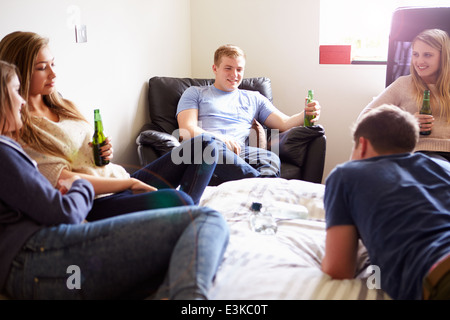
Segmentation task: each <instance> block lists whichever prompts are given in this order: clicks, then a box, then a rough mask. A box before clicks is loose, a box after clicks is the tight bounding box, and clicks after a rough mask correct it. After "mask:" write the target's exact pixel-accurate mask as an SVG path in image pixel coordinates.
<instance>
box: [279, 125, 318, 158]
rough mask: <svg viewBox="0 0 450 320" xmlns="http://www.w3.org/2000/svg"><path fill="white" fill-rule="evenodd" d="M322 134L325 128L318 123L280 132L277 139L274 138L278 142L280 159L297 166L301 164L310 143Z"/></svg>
mask: <svg viewBox="0 0 450 320" xmlns="http://www.w3.org/2000/svg"><path fill="white" fill-rule="evenodd" d="M324 134H325V130H324V129H323V127H322V126H320V125H316V126H312V127H303V126H299V127H294V128H291V129H289V130H287V131H285V132H281V133H280V134H279V137H278V139H276V140H277V142H278V143H279V145H278V148H279V156H280V159H281V161H286V162H289V163H292V164H295V165H297V166H299V167H301V166H303V165H304V162H305V159H306V156H307V153H308V148H309V145H310V143H311V142H312V141H313V140H315V139H316V138H318V137H321V136H323V135H324ZM274 142H275V141H274ZM271 144H272V143H271ZM272 148H273V147H271V149H272Z"/></svg>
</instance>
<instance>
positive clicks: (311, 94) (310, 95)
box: [303, 90, 315, 127]
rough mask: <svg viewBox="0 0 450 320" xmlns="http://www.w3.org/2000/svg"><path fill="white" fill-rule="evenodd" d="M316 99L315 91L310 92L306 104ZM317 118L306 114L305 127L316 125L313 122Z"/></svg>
mask: <svg viewBox="0 0 450 320" xmlns="http://www.w3.org/2000/svg"><path fill="white" fill-rule="evenodd" d="M313 98H314V91H313V90H308V97H307V98H306V104H308V103H310V102H311V101H312V100H313ZM314 118H315V116H307V115H306V112H305V117H304V120H303V125H304V126H305V127H311V126H312V125H314V124H313V123H312V122H311V120H312V119H314Z"/></svg>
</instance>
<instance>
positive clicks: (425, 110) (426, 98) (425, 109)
mask: <svg viewBox="0 0 450 320" xmlns="http://www.w3.org/2000/svg"><path fill="white" fill-rule="evenodd" d="M419 113H420V114H429V115H431V107H430V90H425V91H424V93H423V102H422V108H420V112H419ZM430 133H431V130H428V131H420V134H422V135H429V134H430Z"/></svg>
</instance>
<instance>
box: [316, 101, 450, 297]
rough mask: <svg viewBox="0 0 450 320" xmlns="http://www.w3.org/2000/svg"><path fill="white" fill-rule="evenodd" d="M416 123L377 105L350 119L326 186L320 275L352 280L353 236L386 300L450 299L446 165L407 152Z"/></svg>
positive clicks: (412, 143)
mask: <svg viewBox="0 0 450 320" xmlns="http://www.w3.org/2000/svg"><path fill="white" fill-rule="evenodd" d="M418 130H419V129H418V126H417V120H416V119H415V118H414V116H412V115H411V114H409V113H407V112H405V111H402V110H401V109H400V108H398V107H395V106H388V105H384V106H382V107H380V108H378V109H375V110H372V111H371V112H369V113H367V114H366V115H365V116H364V117H362V118H361V119H359V120H358V122H357V123H356V125H355V127H354V129H353V139H354V147H353V151H352V155H351V160H355V161H349V162H347V163H344V164H341V165H339V166H337V167H336V168H335V169H334V170H333V172H332V173H331V174H330V176H329V177H328V179H327V181H326V186H325V195H324V204H325V212H326V223H327V237H326V245H325V257H324V259H323V261H322V270H323V271H324V272H325V273H327V274H329V275H330V276H331V277H333V278H336V279H345V278H353V276H354V274H355V266H356V252H357V244H358V239H359V238H361V239H362V241H363V243H364V245H365V246H366V248H367V251H368V253H369V257H370V260H371V263H372V265H376V266H378V267H379V268H380V269H379V270H380V280H381V281H380V282H381V289H383V290H384V291H385V292H386V293H388V294H389V295H390V296H391V297H392V298H393V299H449V298H450V272H449V271H450V211H449V209H450V164H449V163H448V162H445V161H441V160H438V159H432V158H429V157H427V156H425V155H423V154H420V153H412V150H413V149H414V146H415V144H416V142H417V140H418V136H419V132H418Z"/></svg>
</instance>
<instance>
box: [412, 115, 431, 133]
mask: <svg viewBox="0 0 450 320" xmlns="http://www.w3.org/2000/svg"><path fill="white" fill-rule="evenodd" d="M414 116H415V117H416V119H417V121H418V122H419V128H420V132H426V131H430V130H431V129H432V128H433V125H434V117H433V116H432V115H429V114H420V113H419V112H416V113H415V114H414Z"/></svg>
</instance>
